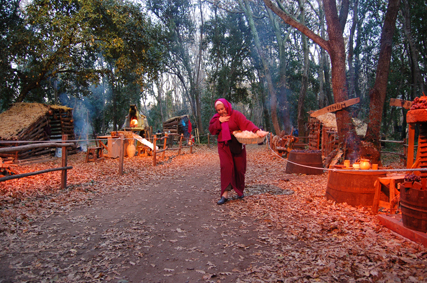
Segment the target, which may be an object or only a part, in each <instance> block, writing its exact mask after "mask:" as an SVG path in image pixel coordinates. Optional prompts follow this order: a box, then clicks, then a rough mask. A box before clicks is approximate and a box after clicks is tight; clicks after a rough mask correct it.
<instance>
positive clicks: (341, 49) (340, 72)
mask: <svg viewBox="0 0 427 283" xmlns="http://www.w3.org/2000/svg"><path fill="white" fill-rule="evenodd" d="M264 3H265V5H266V6H267V7H269V8H270V9H271V10H272V11H273V12H274V13H276V14H277V15H278V16H279V17H281V18H282V19H283V20H284V21H285V22H286V23H287V24H289V25H291V26H293V27H294V28H296V29H298V30H299V31H300V32H302V33H303V34H305V35H306V36H307V37H308V38H310V39H311V40H313V41H314V42H315V43H317V44H318V45H319V46H320V47H322V48H324V49H325V50H326V51H327V52H328V53H329V56H330V57H331V62H332V88H333V94H334V99H335V102H341V101H345V100H347V99H348V94H347V87H346V73H345V72H346V69H345V59H346V57H345V56H346V54H345V45H344V37H343V33H342V30H343V26H342V24H341V22H343V19H344V18H346V16H347V15H346V14H342V15H340V16H341V18H340V17H338V11H337V7H336V3H335V0H323V5H324V11H325V17H326V24H327V33H328V37H329V40H328V41H327V40H325V39H323V38H321V37H320V36H318V35H317V34H315V33H314V32H313V31H312V30H310V29H309V28H307V27H306V26H305V25H303V24H301V23H300V22H298V21H297V20H295V19H294V18H293V17H291V16H290V15H288V14H287V13H286V12H285V11H283V10H281V9H279V8H278V7H277V6H276V5H274V4H273V3H272V2H271V0H264ZM342 4H343V5H348V1H346V0H344V1H343V3H342ZM342 11H346V9H342ZM340 19H341V21H340ZM336 116H337V127H338V138H339V142H340V143H341V145H343V144H344V141H345V139H346V138H350V139H351V138H353V137H355V131H354V126H353V124H352V123H351V117H350V113H349V111H348V110H347V109H345V108H344V109H342V110H339V111H337V113H336ZM347 135H349V136H348V137H347Z"/></svg>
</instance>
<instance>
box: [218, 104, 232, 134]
mask: <svg viewBox="0 0 427 283" xmlns="http://www.w3.org/2000/svg"><path fill="white" fill-rule="evenodd" d="M217 102H221V103H222V104H224V108H225V110H227V114H228V115H229V116H231V112H233V107H231V103H230V102H228V101H227V100H226V99H225V98H219V99H217V100H216V101H215V105H216V103H217ZM215 110H216V108H215ZM214 117H218V118H219V117H220V115H219V114H218V113H216V114H215V115H214ZM229 140H231V135H230V127H229V126H228V122H224V123H221V132H220V133H219V135H218V141H225V142H227V141H229Z"/></svg>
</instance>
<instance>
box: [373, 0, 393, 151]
mask: <svg viewBox="0 0 427 283" xmlns="http://www.w3.org/2000/svg"><path fill="white" fill-rule="evenodd" d="M399 4H400V0H390V1H389V5H388V7H387V12H386V15H385V21H384V26H383V29H382V33H381V49H380V56H379V60H378V67H377V73H376V78H375V84H374V87H373V88H372V89H371V90H370V92H369V98H370V104H369V106H370V112H369V124H368V130H367V133H366V140H368V141H371V142H372V143H373V144H374V146H375V147H377V149H380V146H381V144H380V142H379V139H380V130H381V118H382V113H383V107H384V102H385V97H386V91H387V81H388V73H389V71H390V58H391V49H392V39H393V34H394V30H395V28H396V18H397V13H398V11H399Z"/></svg>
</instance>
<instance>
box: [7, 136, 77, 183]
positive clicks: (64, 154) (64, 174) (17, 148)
mask: <svg viewBox="0 0 427 283" xmlns="http://www.w3.org/2000/svg"><path fill="white" fill-rule="evenodd" d="M67 139H68V136H67V135H62V143H60V142H54V143H36V144H29V145H20V146H12V147H4V148H0V152H16V151H22V150H29V149H34V148H41V147H62V167H59V168H51V169H46V170H41V171H35V172H29V173H24V174H16V175H10V176H5V177H2V178H0V182H4V181H8V180H12V179H19V178H24V177H28V176H33V175H38V174H43V173H48V172H53V171H60V170H61V171H62V172H61V188H62V189H65V188H66V187H67V170H69V169H73V167H72V166H67V147H68V146H74V143H66V141H67Z"/></svg>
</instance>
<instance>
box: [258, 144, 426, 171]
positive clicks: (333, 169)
mask: <svg viewBox="0 0 427 283" xmlns="http://www.w3.org/2000/svg"><path fill="white" fill-rule="evenodd" d="M267 143H268V148H269V149H270V150H271V152H273V153H274V154H275V155H277V156H278V157H279V158H280V159H282V160H284V161H285V162H289V163H291V164H294V165H297V166H301V167H305V168H309V169H315V170H322V171H332V172H355V171H357V172H371V173H372V172H373V171H375V172H409V171H411V172H412V171H421V172H424V171H427V168H424V169H423V168H411V169H409V168H408V169H381V170H351V169H337V168H332V169H331V168H323V167H322V168H320V167H313V166H308V165H304V164H300V163H296V162H293V161H289V160H287V159H284V158H283V157H281V156H280V155H278V154H277V152H275V151H274V150H273V149H272V148H271V146H270V142H269V139H268V138H267Z"/></svg>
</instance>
